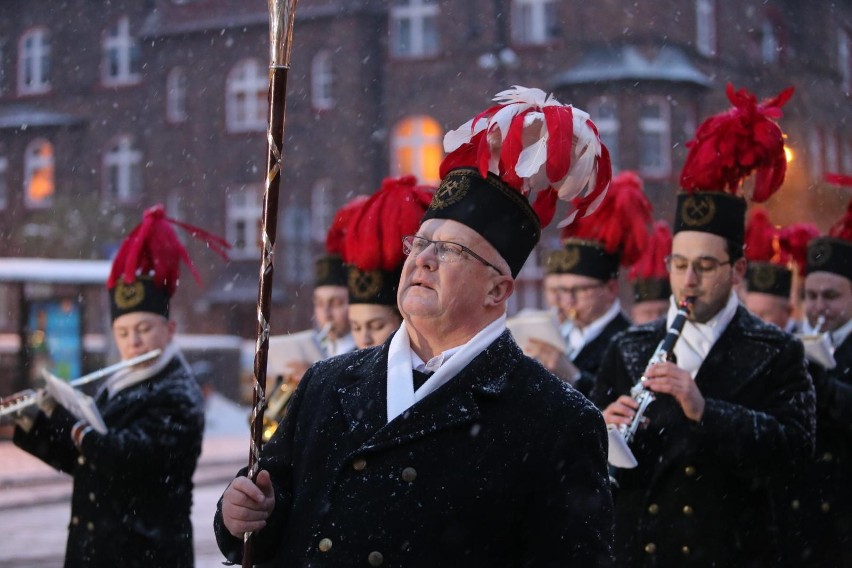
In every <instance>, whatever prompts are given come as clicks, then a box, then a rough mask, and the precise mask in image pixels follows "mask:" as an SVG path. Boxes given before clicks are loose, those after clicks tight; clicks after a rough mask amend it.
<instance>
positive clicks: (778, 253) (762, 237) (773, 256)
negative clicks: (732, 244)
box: [745, 209, 786, 266]
mask: <svg viewBox="0 0 852 568" xmlns="http://www.w3.org/2000/svg"><path fill="white" fill-rule="evenodd" d="M783 256H784V255H783V253H782V250H781V242H780V239H779V230H778V228H777V227H775V225H773V224H772V222H771V221H770V220H769V215H767V213H766V211H764V210H763V209H752V211H751V213H750V214H749V218H748V221H747V222H746V226H745V257H746V258H747V259H748V260H751V261H754V262H770V263H772V264H777V265H779V266H783V265H784V264H786V262H785V261H784V259H783Z"/></svg>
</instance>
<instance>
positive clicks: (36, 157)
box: [24, 140, 54, 207]
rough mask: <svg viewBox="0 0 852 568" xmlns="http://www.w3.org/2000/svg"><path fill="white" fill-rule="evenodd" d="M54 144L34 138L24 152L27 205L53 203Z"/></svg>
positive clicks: (48, 204)
mask: <svg viewBox="0 0 852 568" xmlns="http://www.w3.org/2000/svg"><path fill="white" fill-rule="evenodd" d="M53 190H54V159H53V145H52V144H51V143H50V142H48V141H47V140H33V141H32V142H30V144H29V145H28V146H27V149H26V152H25V153H24V196H25V197H24V202H25V204H26V206H27V207H48V206H50V205H51V204H52V203H53Z"/></svg>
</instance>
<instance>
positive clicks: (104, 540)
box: [14, 205, 227, 568]
mask: <svg viewBox="0 0 852 568" xmlns="http://www.w3.org/2000/svg"><path fill="white" fill-rule="evenodd" d="M171 224H172V220H171V219H169V218H168V217H166V216H165V214H164V210H163V207H162V206H161V205H158V206H155V207H152V208H150V209H148V210H147V211H146V212H145V214H144V219H143V221H142V223H141V224H140V225H139V226H137V227H136V228H135V229H134V230H133V232H131V233H130V235H129V236H128V237H127V238H126V239H125V240H124V242H123V243H122V245H121V247H120V249H119V251H118V253H117V255H116V257H115V260H114V261H113V264H112V270H111V273H110V276H109V280H108V281H107V289H108V291H109V303H110V311H111V314H110V315H111V317H112V334H113V339H114V340H115V344H116V347H117V348H118V352H119V353H120V355H121V358H122V359H123V360H128V359H132V358H137V357H139V356H141V355H144V354H145V353H149V352H151V351H153V350H160V351H161V354H160V355H159V356H158V357H156V358H152V359H150V360H148V361H146V362H144V363H141V364H138V365H136V366H133V367H129V368H125V369H122V370H120V371H118V372H116V373H115V374H113V375H111V376H109V377H107V378H106V380H105V382H104V383H103V384H102V385H101V386H100V388H99V390H98V391H97V394H96V395H95V403H96V406H97V409H98V411H99V413H100V415H101V417H102V419H103V423H104V424H105V426H106V431H105V432H100V431H98V430H96V429H95V428H96V427H95V425H93V424H90V423H88V422H87V421H85V420H83V419H81V418H80V417H79V416H75V415H74V414H72V413H71V412H70V411H69V410H67V409H66V408H65V407H63V406H61V405H59V404H57V403H56V402H55V401H54V400H52V399H51V397H49V396H44V395H43V396H41V397H39V403H38V405H37V406H36V405H33V406H32V407H31V408H30V409H29V410H28V411H26V412H24V413H22V414H21V415H20V416H18V417H17V419H16V422H17V427H16V428H15V434H14V442H15V444H16V445H18V446H19V447H21V448H22V449H24V450H26V451H27V452H29V453H31V454H33V455H35V456H36V457H38V458H40V459H41V460H43V461H44V462H45V463H47V464H48V465H50V466H52V467H55V468H57V469H59V470H61V471H64V472H66V473H68V474H69V475H71V476H72V477H73V478H74V489H73V493H72V497H71V520H70V523H69V527H68V541H67V546H66V551H65V566H66V567H68V568H70V567H84V566H85V567H94V566H98V567H101V566H104V567H105V566H122V567H131V566H139V567H154V566H157V567H191V566H193V564H194V558H193V545H192V543H193V540H192V524H191V522H190V507H191V505H192V487H193V485H192V475H193V472H194V471H195V466H196V463H197V461H198V456H199V455H200V453H201V438H202V433H203V430H204V401H203V398H202V396H201V390H200V388H199V386H198V384H197V383H196V381H195V379H194V378H193V376H192V374H191V371H190V368H189V366H188V364H187V362H186V361H185V360H184V358H183V356H182V355H181V353H180V351H179V349H178V348H177V345H176V344H175V343H174V342H173V341H172V339H173V337H174V333H175V327H176V324H175V322H174V320H171V319H169V301H170V299H171V297H172V295H173V294H174V292H175V290H176V287H177V283H178V275H179V268H180V262H181V260H182V259H185V260H186V261H187V262H189V257H188V256H187V252H186V250H185V249H184V247H183V245H182V244H181V242H180V241H179V240H178V237H177V235H176V234H175V232H174V230H173V229H172V227H171ZM182 226H184V227H185V228H188V229H189V230H190V232H192V233H193V234H200V235H202V237H203V238H204V239H205V240H207V241H208V244H209V245H211V246H213V247H214V248H216V247H223V246H227V245H226V243H224V241H220V240H218V239H217V238H216V237H213V236H212V235H208V234H207V233H205V232H204V231H201V230H199V229H196V228H194V227H189V226H187V225H182ZM220 250H221V249H220ZM189 266H190V268H192V265H191V264H189ZM193 272H194V269H193ZM21 545H22V546H26V543H21Z"/></svg>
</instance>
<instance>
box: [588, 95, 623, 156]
mask: <svg viewBox="0 0 852 568" xmlns="http://www.w3.org/2000/svg"><path fill="white" fill-rule="evenodd" d="M589 116H591V117H592V122H594V123H595V126H597V128H598V134H599V135H600V137H601V141H602V142H603V143H604V145H605V146H606V148H607V150H609V157H610V160H612V169H613V170H614V171H618V169H619V164H620V163H621V161H620V152H619V145H618V136H619V134H618V132H619V127H620V125H619V122H618V104H617V103H616V102H615V100H613V99H611V98H609V97H600V98H597V99H594V100H593V101H592V102H591V103H590V104H589Z"/></svg>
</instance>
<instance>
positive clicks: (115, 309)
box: [106, 204, 231, 321]
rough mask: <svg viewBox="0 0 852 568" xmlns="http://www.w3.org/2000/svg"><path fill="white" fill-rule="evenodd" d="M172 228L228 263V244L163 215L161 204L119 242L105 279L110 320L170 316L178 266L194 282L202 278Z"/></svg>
mask: <svg viewBox="0 0 852 568" xmlns="http://www.w3.org/2000/svg"><path fill="white" fill-rule="evenodd" d="M172 225H174V226H177V227H180V228H182V229H184V230H185V231H187V232H188V233H189V234H190V235H192V236H193V237H195V238H198V239H200V240H202V241H204V242H205V243H206V244H207V246H208V247H210V248H212V249H213V250H215V251H216V252H217V253H219V255H220V256H222V258H224V259H225V260H227V258H228V257H227V254H226V252H225V251H226V250H227V249H228V248H230V246H231V245H229V244H228V242H227V241H225V240H224V239H222V238H220V237H217V236H216V235H213V234H211V233H208V232H207V231H205V230H203V229H199V228H198V227H195V226H193V225H189V224H187V223H183V222H181V221H177V220H175V219H171V218H169V217H167V216H166V213H165V209H164V208H163V206H162V205H159V204H158V205H155V206H153V207H150V208H148V209H147V210H146V211H145V214H144V215H143V217H142V222H141V223H140V224H139V225H137V226H136V227H135V228H134V229H133V230H132V231H131V232H130V234H129V235H127V237H126V238H125V239H124V241H123V242H122V243H121V246H120V247H119V249H118V252H117V253H116V255H115V258H114V259H113V261H112V269H111V270H110V274H109V278H108V279H107V283H106V287H107V290H108V291H109V299H110V315H111V317H112V320H113V321H115V319H116V318H118V317H119V316H122V315H124V314H128V313H131V312H151V313H155V314H159V315H162V316H164V317H166V318H167V317H169V301H170V300H171V298H172V296H173V295H174V293H175V291H176V290H177V286H178V281H179V278H180V263H181V261H183V262H184V263H186V265H187V266H188V267H189V270H190V271H191V272H192V275H193V276H195V279H196V280H197V281H198V282H199V283H201V278H200V277H199V275H198V272H197V271H196V270H195V266H193V264H192V261H191V260H190V258H189V253H187V251H186V248H184V246H183V244H182V243H181V242H180V240H179V239H178V236H177V234H176V233H175V231H174V229H173V228H172Z"/></svg>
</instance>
